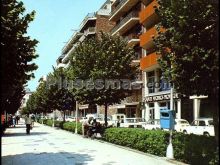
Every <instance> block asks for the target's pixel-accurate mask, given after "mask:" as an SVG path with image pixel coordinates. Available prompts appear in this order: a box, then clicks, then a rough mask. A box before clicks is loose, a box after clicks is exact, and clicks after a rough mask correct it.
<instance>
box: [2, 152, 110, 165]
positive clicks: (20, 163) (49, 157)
mask: <svg viewBox="0 0 220 165" xmlns="http://www.w3.org/2000/svg"><path fill="white" fill-rule="evenodd" d="M92 160H93V158H92V157H91V156H90V155H88V154H79V153H74V152H70V153H68V152H58V153H47V152H40V153H24V154H18V155H8V156H2V164H5V165H6V164H7V165H86V164H87V165H89V161H92ZM106 165H107V164H106ZM108 165H110V164H108Z"/></svg>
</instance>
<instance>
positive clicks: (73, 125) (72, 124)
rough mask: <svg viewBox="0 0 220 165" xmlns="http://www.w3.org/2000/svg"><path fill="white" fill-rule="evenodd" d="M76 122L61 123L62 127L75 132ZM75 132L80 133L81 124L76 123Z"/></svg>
mask: <svg viewBox="0 0 220 165" xmlns="http://www.w3.org/2000/svg"><path fill="white" fill-rule="evenodd" d="M75 128H76V122H65V123H64V124H63V129H64V130H67V131H70V132H73V133H75ZM77 132H78V134H82V124H81V123H77Z"/></svg>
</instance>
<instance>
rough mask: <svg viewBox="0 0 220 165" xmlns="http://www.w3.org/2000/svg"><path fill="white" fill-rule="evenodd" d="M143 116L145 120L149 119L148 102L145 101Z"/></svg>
mask: <svg viewBox="0 0 220 165" xmlns="http://www.w3.org/2000/svg"><path fill="white" fill-rule="evenodd" d="M145 107H146V108H145V113H144V114H145V116H144V118H145V119H146V121H148V120H149V119H150V114H149V104H148V103H146V104H145Z"/></svg>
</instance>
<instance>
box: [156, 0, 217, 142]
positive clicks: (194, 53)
mask: <svg viewBox="0 0 220 165" xmlns="http://www.w3.org/2000/svg"><path fill="white" fill-rule="evenodd" d="M158 4H159V8H158V9H156V13H157V14H158V16H159V17H160V23H159V24H158V25H157V27H158V29H160V27H163V28H165V29H166V31H165V32H163V33H159V35H158V36H157V37H155V38H154V42H155V45H156V52H157V53H158V54H160V55H161V57H160V59H159V64H160V67H161V69H162V71H163V73H164V75H165V77H166V78H168V79H170V80H171V81H172V83H173V84H174V88H175V90H176V91H177V92H178V93H181V94H183V95H185V96H186V97H187V96H192V95H198V96H199V95H207V96H208V99H209V101H210V104H211V106H210V110H212V111H213V121H214V127H215V136H216V141H218V140H219V131H218V130H219V129H218V127H219V119H218V116H219V115H218V114H219V103H218V100H219V99H218V98H219V76H218V73H219V50H218V18H219V11H218V1H216V0H212V1H207V0H193V1H191V0H178V1H177V0H158ZM168 48H169V50H168ZM217 143H218V142H217Z"/></svg>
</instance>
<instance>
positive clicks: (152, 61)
mask: <svg viewBox="0 0 220 165" xmlns="http://www.w3.org/2000/svg"><path fill="white" fill-rule="evenodd" d="M158 57H159V55H157V54H156V52H154V53H151V54H149V55H147V56H145V57H143V58H141V61H140V67H141V70H142V71H146V70H151V69H152V68H154V67H157V66H158V63H157V59H158Z"/></svg>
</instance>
